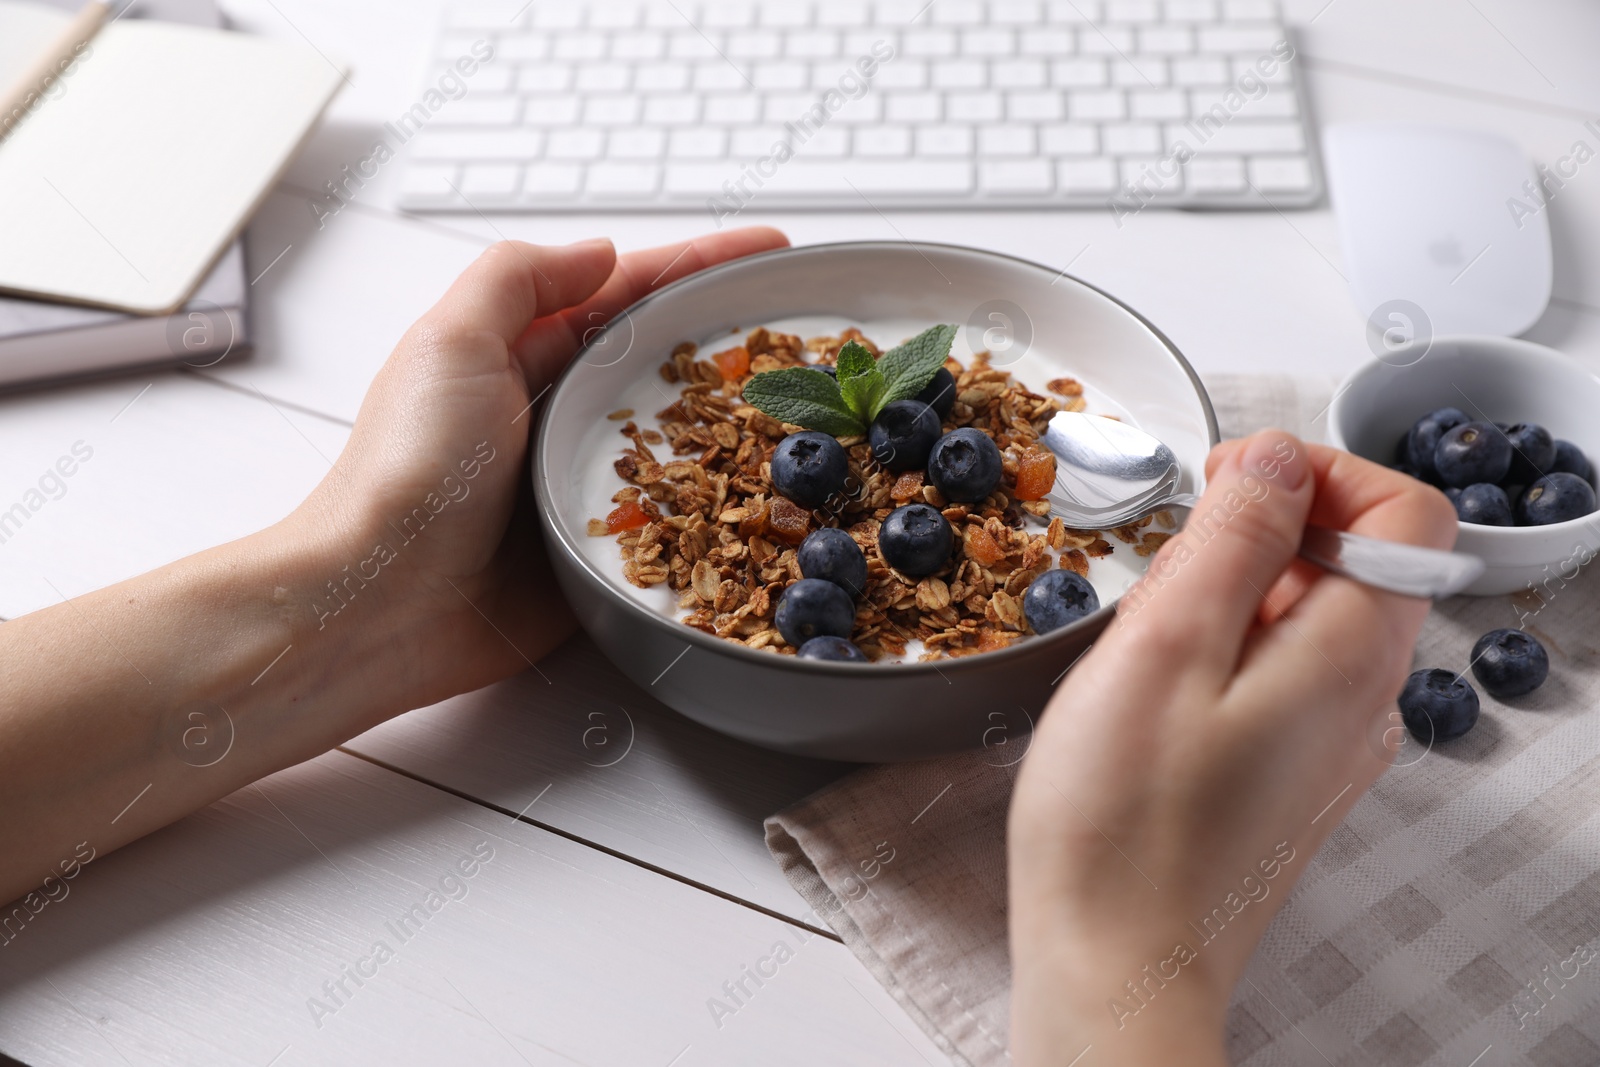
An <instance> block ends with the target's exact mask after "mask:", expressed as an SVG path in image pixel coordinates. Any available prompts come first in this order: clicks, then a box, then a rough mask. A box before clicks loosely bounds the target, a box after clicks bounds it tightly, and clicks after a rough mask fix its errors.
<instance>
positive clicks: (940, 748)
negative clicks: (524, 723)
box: [533, 242, 1217, 762]
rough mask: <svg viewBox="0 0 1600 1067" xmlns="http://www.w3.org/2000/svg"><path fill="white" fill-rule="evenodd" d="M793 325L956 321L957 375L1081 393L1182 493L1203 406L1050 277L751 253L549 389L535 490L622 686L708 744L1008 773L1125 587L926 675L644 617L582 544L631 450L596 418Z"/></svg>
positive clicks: (942, 260) (1157, 353) (1075, 291)
mask: <svg viewBox="0 0 1600 1067" xmlns="http://www.w3.org/2000/svg"><path fill="white" fill-rule="evenodd" d="M806 318H810V319H812V320H813V321H815V322H818V323H821V324H825V325H819V326H818V327H817V332H837V331H838V330H839V329H841V328H843V327H844V326H846V325H852V324H853V325H859V326H861V327H862V328H863V329H864V330H865V331H866V332H867V334H868V336H870V337H874V339H875V340H878V341H879V342H880V343H884V344H894V343H898V342H899V341H900V340H902V339H903V338H904V337H906V336H909V335H910V334H911V333H912V332H915V331H916V330H918V329H921V328H923V327H926V326H929V325H932V324H934V323H938V322H955V323H963V324H966V325H965V328H964V329H963V331H962V336H961V337H959V338H958V340H957V342H956V348H955V351H954V353H953V354H954V355H955V356H956V357H957V358H958V359H962V360H963V361H964V362H965V361H966V359H967V358H970V353H971V352H972V351H973V349H974V348H988V349H990V350H992V351H993V352H994V353H995V362H996V363H997V365H1003V366H1007V368H1008V369H1010V370H1012V371H1013V373H1015V374H1017V376H1018V377H1019V378H1021V379H1022V380H1023V381H1024V382H1025V383H1026V384H1028V385H1030V386H1031V387H1032V388H1034V389H1036V390H1042V389H1043V387H1044V383H1045V381H1046V380H1048V379H1049V378H1054V377H1059V376H1062V375H1071V376H1073V377H1076V378H1078V379H1079V380H1081V381H1083V382H1084V383H1085V384H1086V386H1087V387H1088V399H1089V402H1090V410H1093V411H1097V412H1100V413H1116V414H1118V415H1120V416H1121V417H1123V418H1125V419H1129V420H1132V421H1134V422H1136V423H1137V424H1139V425H1140V426H1143V427H1144V428H1145V429H1147V430H1149V431H1150V432H1152V433H1154V434H1156V435H1157V436H1159V437H1160V438H1161V439H1162V440H1164V441H1166V442H1167V443H1168V444H1169V445H1171V446H1172V448H1173V450H1174V451H1175V452H1176V453H1177V455H1178V458H1179V459H1180V461H1181V462H1182V463H1183V465H1184V468H1185V469H1186V470H1187V471H1190V472H1196V475H1195V476H1196V477H1197V476H1198V472H1200V471H1202V470H1203V464H1204V459H1205V455H1206V453H1207V451H1208V450H1209V449H1210V447H1211V445H1213V444H1214V443H1215V442H1216V440H1217V424H1216V417H1215V415H1214V413H1213V412H1212V409H1211V403H1210V400H1209V399H1208V398H1207V396H1206V393H1205V390H1204V389H1203V388H1202V386H1201V385H1200V382H1199V379H1198V378H1196V377H1195V374H1194V371H1193V370H1192V369H1191V368H1190V367H1189V364H1188V363H1187V362H1186V361H1185V360H1184V358H1183V356H1182V355H1180V354H1179V352H1178V350H1177V349H1176V348H1175V347H1174V346H1173V345H1172V343H1171V342H1170V341H1168V340H1167V339H1166V338H1165V337H1163V336H1162V335H1161V333H1160V332H1159V331H1158V330H1156V329H1155V327H1153V326H1151V325H1150V324H1149V323H1148V322H1146V321H1145V320H1144V319H1142V318H1140V317H1139V315H1138V314H1136V313H1135V312H1134V311H1132V310H1131V309H1129V308H1127V307H1126V306H1124V305H1123V304H1121V303H1119V302H1118V301H1116V300H1115V299H1113V298H1112V297H1110V296H1108V295H1106V294H1105V293H1102V292H1100V291H1099V290H1097V289H1095V288H1093V287H1092V286H1089V285H1085V284H1084V283H1083V282H1080V281H1077V280H1075V279H1073V278H1070V277H1066V276H1064V275H1061V274H1058V273H1057V272H1056V271H1054V270H1051V269H1050V268H1048V267H1044V266H1040V265H1038V264H1035V263H1029V262H1026V261H1024V260H1019V259H1013V258H1011V257H1008V256H1003V255H998V254H996V253H992V252H984V251H979V250H977V249H971V248H960V247H955V246H948V245H926V244H915V245H914V244H908V243H905V242H862V243H850V244H834V245H812V246H807V247H801V248H794V249H785V250H782V251H777V252H770V253H766V254H764V255H759V256H752V257H750V258H748V259H742V260H738V261H735V262H732V263H728V264H724V265H723V266H720V267H715V268H713V269H711V270H707V271H703V272H701V273H699V274H695V275H693V276H691V277H688V278H685V279H683V280H682V281H679V282H677V283H676V284H674V285H670V286H667V287H666V288H663V289H661V290H660V291H658V292H656V293H654V294H652V295H651V296H649V297H646V298H645V299H644V300H641V301H640V302H639V303H637V304H635V305H634V306H633V307H631V308H630V309H628V311H627V312H625V313H624V314H623V315H620V316H618V317H617V319H615V320H614V321H613V322H612V323H611V324H610V325H609V326H607V327H606V328H605V329H604V330H603V331H601V332H599V333H598V334H596V335H594V336H592V337H591V338H590V339H589V343H588V344H587V345H586V346H585V348H584V350H583V351H582V352H581V353H580V354H579V357H578V358H577V359H576V360H575V361H574V362H573V364H572V366H571V367H570V368H569V369H568V371H567V372H566V374H565V375H564V376H563V377H562V378H561V381H560V382H559V383H558V384H557V385H556V388H555V390H554V392H553V394H552V395H551V397H550V400H549V403H548V405H547V406H546V409H545V415H544V419H543V421H542V423H541V425H540V429H539V434H538V443H537V451H536V454H535V457H534V465H533V483H534V491H535V493H536V495H537V499H538V501H539V503H540V514H541V518H542V522H543V524H544V530H545V534H546V537H547V539H548V541H549V545H550V554H551V557H552V559H553V561H554V564H555V568H556V574H557V577H558V579H559V580H560V582H561V586H562V589H563V590H564V591H565V593H566V595H567V598H568V599H569V600H570V601H571V603H572V606H573V608H574V610H575V611H576V612H577V615H578V618H579V620H580V621H581V622H582V624H583V626H584V628H585V629H586V630H587V631H588V632H589V634H590V635H591V636H592V637H593V638H594V640H595V642H596V643H597V644H599V646H600V647H601V649H603V650H604V651H605V653H606V655H607V656H608V657H609V658H610V659H611V661H612V662H613V663H614V664H616V666H617V668H618V669H619V670H621V671H622V672H623V673H624V674H626V675H627V676H628V677H629V678H631V679H632V680H633V681H635V682H636V683H638V684H639V686H640V687H641V688H644V689H645V690H646V691H647V692H649V693H650V694H651V695H652V696H653V697H655V698H657V699H659V700H661V701H663V702H664V703H666V704H667V705H668V706H670V707H672V708H674V709H676V710H677V711H679V712H681V713H682V714H684V715H686V716H688V717H689V718H691V719H694V720H695V721H697V722H700V723H703V724H705V725H707V726H709V727H711V728H713V729H716V730H720V731H722V732H724V733H727V734H731V735H733V736H735V737H738V738H741V739H743V740H745V741H749V742H751V743H753V744H757V745H762V746H764V747H767V748H772V749H778V750H780V751H785V752H793V753H797V754H801V755H807V756H818V757H824V758H829V759H842V760H858V761H872V762H879V761H894V760H912V759H924V758H927V757H931V756H936V755H941V754H944V753H949V752H954V751H958V750H961V749H970V748H977V747H980V746H984V745H989V746H991V747H993V748H995V749H996V756H995V759H996V762H1010V761H1011V760H1012V759H1014V758H1016V757H1017V755H1018V754H1020V752H1021V751H1022V750H1023V748H1024V747H1025V745H1023V744H1013V745H1011V747H1010V748H1009V749H1007V750H1005V751H1000V748H1001V746H1002V745H1005V744H1006V743H1007V742H1008V741H1011V742H1021V741H1022V739H1023V737H1024V735H1025V733H1026V731H1027V730H1028V729H1029V727H1030V726H1031V723H1032V721H1033V719H1034V718H1035V717H1036V716H1037V714H1038V712H1039V711H1040V709H1042V707H1043V706H1044V703H1045V701H1046V700H1047V699H1048V697H1049V695H1050V692H1051V688H1052V686H1054V684H1055V683H1056V682H1057V681H1059V680H1060V678H1061V676H1062V675H1063V674H1064V673H1065V672H1066V670H1067V668H1068V667H1069V666H1070V665H1071V664H1072V663H1073V662H1074V661H1075V660H1076V659H1077V657H1078V656H1079V655H1080V654H1081V653H1082V652H1083V651H1084V649H1086V648H1087V647H1088V646H1089V644H1090V643H1091V642H1093V640H1094V639H1095V637H1096V636H1097V635H1098V634H1099V633H1100V631H1101V630H1102V629H1104V628H1105V626H1106V624H1107V622H1109V621H1110V618H1111V614H1112V604H1113V603H1114V601H1115V598H1116V596H1117V594H1118V593H1120V591H1121V589H1122V588H1123V587H1124V586H1125V584H1126V581H1128V580H1130V579H1127V578H1125V577H1119V578H1116V579H1115V580H1114V582H1113V587H1111V588H1106V587H1104V586H1103V584H1102V579H1101V578H1099V577H1096V584H1097V585H1101V586H1102V589H1101V593H1102V595H1101V600H1102V604H1103V607H1102V608H1101V610H1100V611H1099V612H1097V613H1096V614H1094V615H1092V616H1090V617H1088V618H1086V619H1084V620H1082V621H1081V622H1078V623H1076V624H1074V625H1072V626H1069V627H1066V628H1064V629H1061V630H1057V631H1055V632H1054V633H1051V634H1049V635H1048V636H1045V637H1037V638H1030V639H1028V640H1026V641H1021V642H1018V643H1017V644H1015V645H1013V646H1012V647H1010V648H1007V649H1003V650H1000V651H996V652H989V653H984V654H981V655H975V656H969V657H964V658H960V659H954V660H943V661H939V662H936V663H879V664H848V663H840V664H834V663H819V662H815V661H803V660H798V659H796V658H794V657H792V656H779V655H775V654H773V653H771V652H762V651H756V650H753V649H748V648H745V647H743V646H742V645H737V644H734V643H733V642H730V641H724V640H720V639H718V638H716V637H712V636H710V635H707V634H703V633H700V632H699V631H696V630H692V629H690V628H689V627H687V626H684V625H683V624H682V623H680V622H677V621H675V620H674V619H672V618H670V617H669V611H668V609H667V608H666V606H665V605H666V604H667V600H666V599H665V598H664V597H663V598H660V599H658V600H656V601H651V600H650V599H649V595H648V593H647V592H641V591H639V590H635V589H632V588H631V587H630V586H628V585H627V583H626V582H625V581H624V580H623V578H622V574H621V561H620V558H619V556H618V554H617V548H616V545H615V543H614V540H613V539H611V538H590V537H589V536H588V534H587V523H588V520H589V519H591V518H597V517H600V516H603V515H604V514H605V513H606V511H608V510H609V509H610V507H611V506H612V505H611V504H610V503H609V498H610V496H611V495H612V494H613V493H614V492H615V491H616V490H617V489H618V488H620V487H621V485H622V483H621V482H620V481H619V480H618V478H617V476H616V475H615V473H613V472H612V470H611V463H612V461H614V460H615V459H616V458H617V456H618V455H619V453H620V449H621V448H622V447H624V446H625V445H626V441H625V440H624V439H623V438H622V437H620V436H619V435H618V434H617V432H616V431H617V427H618V423H617V422H615V421H607V419H606V415H607V414H608V413H610V412H613V411H615V410H617V409H619V408H621V407H625V406H629V405H628V404H626V403H624V400H625V399H626V398H628V397H629V396H630V394H631V395H632V396H633V397H635V398H637V399H636V403H635V404H634V405H632V406H634V407H636V408H637V409H638V410H639V414H640V416H641V417H643V416H646V415H648V414H649V411H654V410H658V409H660V408H663V407H666V406H667V404H668V403H669V402H670V401H671V400H672V399H675V397H676V391H675V388H674V387H671V386H668V385H666V383H664V382H663V381H662V380H661V378H660V376H659V373H658V371H659V367H660V365H661V363H662V361H663V360H664V359H665V358H666V357H667V356H668V354H669V353H670V352H671V350H672V348H673V347H674V346H675V345H676V344H677V343H679V342H680V341H684V340H690V341H695V342H697V343H700V344H702V346H704V345H705V344H707V343H708V342H716V341H718V340H726V339H730V335H731V333H732V332H734V331H740V332H742V331H744V330H747V329H750V328H753V327H755V326H763V325H774V324H777V325H784V324H786V323H787V324H788V325H789V328H790V329H793V330H796V331H801V330H804V329H806V325H805V324H802V323H799V322H798V321H796V320H803V319H806ZM875 326H876V332H875V330H874V327H875ZM647 382H648V383H650V384H649V385H646V384H645V383H647ZM641 394H643V395H642V396H641ZM645 407H648V408H649V411H646V410H644V409H645ZM1188 488H1191V489H1198V488H1199V486H1198V485H1197V484H1194V483H1193V482H1190V483H1189V485H1188ZM1119 547H1122V546H1120V545H1119ZM1112 558H1114V559H1118V560H1123V559H1125V560H1126V561H1127V562H1125V563H1121V564H1119V566H1128V565H1130V564H1131V563H1132V562H1133V558H1132V556H1131V554H1128V552H1127V549H1126V548H1125V547H1122V555H1120V556H1119V555H1117V554H1116V553H1114V554H1113V557H1112ZM1097 566H1098V564H1097ZM649 592H664V590H656V591H649Z"/></svg>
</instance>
